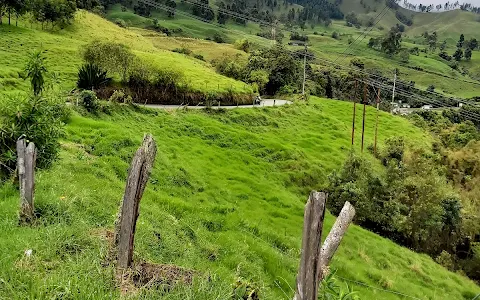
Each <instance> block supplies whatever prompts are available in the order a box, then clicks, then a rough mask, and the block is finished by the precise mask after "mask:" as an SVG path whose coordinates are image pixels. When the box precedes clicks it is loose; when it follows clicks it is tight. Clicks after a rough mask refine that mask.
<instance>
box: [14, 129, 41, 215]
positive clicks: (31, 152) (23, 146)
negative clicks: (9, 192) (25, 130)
mask: <svg viewBox="0 0 480 300" xmlns="http://www.w3.org/2000/svg"><path fill="white" fill-rule="evenodd" d="M36 159H37V150H36V149H35V144H34V143H29V144H28V147H27V142H26V141H25V139H24V138H20V139H19V140H18V141H17V169H18V181H19V186H20V223H30V222H31V221H32V220H33V218H34V194H35V164H36Z"/></svg>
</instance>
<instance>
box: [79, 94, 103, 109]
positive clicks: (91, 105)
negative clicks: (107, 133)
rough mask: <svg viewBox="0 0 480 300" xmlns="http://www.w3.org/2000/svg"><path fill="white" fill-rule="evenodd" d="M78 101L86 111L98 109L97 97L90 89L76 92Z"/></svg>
mask: <svg viewBox="0 0 480 300" xmlns="http://www.w3.org/2000/svg"><path fill="white" fill-rule="evenodd" d="M77 97H78V103H79V104H80V105H81V106H83V107H84V108H85V109H86V110H87V111H88V112H90V113H94V112H97V110H98V107H99V105H98V98H97V95H96V94H95V93H94V92H92V91H86V90H85V91H81V92H80V93H79V94H78V96H77Z"/></svg>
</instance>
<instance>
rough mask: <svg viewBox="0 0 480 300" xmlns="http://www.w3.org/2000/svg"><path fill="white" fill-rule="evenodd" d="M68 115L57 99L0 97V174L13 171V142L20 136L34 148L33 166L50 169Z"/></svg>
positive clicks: (68, 111)
mask: <svg viewBox="0 0 480 300" xmlns="http://www.w3.org/2000/svg"><path fill="white" fill-rule="evenodd" d="M69 115H70V110H69V109H68V108H67V107H66V106H65V104H64V102H63V101H61V100H57V99H45V98H42V97H30V98H15V99H11V98H7V97H3V98H0V116H1V117H0V175H1V176H5V175H8V174H10V173H12V172H13V171H14V170H15V165H16V159H17V158H16V142H17V139H18V138H19V137H20V136H22V135H24V136H25V138H26V139H27V140H28V141H31V142H34V143H35V146H36V147H37V151H38V154H37V166H38V167H40V168H44V167H48V166H50V165H51V163H52V162H53V161H54V160H55V158H56V157H57V155H58V151H59V150H60V143H59V141H58V140H59V138H61V137H62V136H63V134H64V131H63V126H64V122H66V121H67V120H68V118H69Z"/></svg>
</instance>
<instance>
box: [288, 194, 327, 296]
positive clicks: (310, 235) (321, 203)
mask: <svg viewBox="0 0 480 300" xmlns="http://www.w3.org/2000/svg"><path fill="white" fill-rule="evenodd" d="M326 198H327V196H326V194H325V193H319V192H312V193H311V194H310V197H309V198H308V201H307V204H306V205H305V216H304V223H303V237H302V256H301V259H300V266H299V269H298V275H297V287H296V292H295V297H294V300H317V298H318V284H319V281H318V280H317V278H318V277H319V275H318V273H317V272H318V270H320V268H319V267H318V265H319V264H320V246H321V237H322V229H323V219H324V217H325V202H326Z"/></svg>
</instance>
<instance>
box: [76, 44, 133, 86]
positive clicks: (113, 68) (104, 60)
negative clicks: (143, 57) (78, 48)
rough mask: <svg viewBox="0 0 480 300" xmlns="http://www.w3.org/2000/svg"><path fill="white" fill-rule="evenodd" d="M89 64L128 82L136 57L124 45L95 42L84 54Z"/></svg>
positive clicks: (87, 47)
mask: <svg viewBox="0 0 480 300" xmlns="http://www.w3.org/2000/svg"><path fill="white" fill-rule="evenodd" d="M83 58H84V59H85V61H86V62H87V63H90V64H94V65H97V66H99V67H100V68H102V69H103V70H104V71H107V72H109V73H110V75H112V74H117V75H119V76H120V77H121V79H122V80H123V81H124V82H126V81H127V80H128V76H129V74H130V72H131V71H132V67H133V65H134V62H135V55H134V54H133V53H132V51H131V50H130V49H129V48H127V47H126V46H125V45H123V44H117V43H112V42H100V41H94V42H92V43H91V44H89V45H87V46H86V48H85V51H84V53H83Z"/></svg>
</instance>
